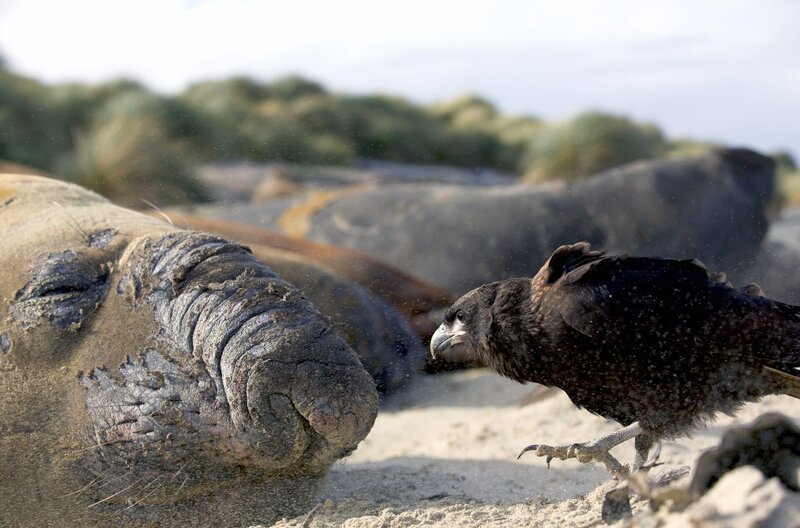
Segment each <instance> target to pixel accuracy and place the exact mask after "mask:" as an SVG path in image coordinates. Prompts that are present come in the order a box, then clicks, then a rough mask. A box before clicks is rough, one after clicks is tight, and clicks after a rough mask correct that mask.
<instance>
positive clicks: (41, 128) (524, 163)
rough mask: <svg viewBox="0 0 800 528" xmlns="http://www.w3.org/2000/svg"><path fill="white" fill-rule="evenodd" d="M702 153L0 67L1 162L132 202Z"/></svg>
mask: <svg viewBox="0 0 800 528" xmlns="http://www.w3.org/2000/svg"><path fill="white" fill-rule="evenodd" d="M708 147H709V145H708V144H704V143H697V142H693V141H689V140H678V141H669V140H668V139H666V138H665V137H664V135H663V134H662V132H661V131H660V130H659V129H658V128H657V127H656V126H655V125H652V124H646V123H637V122H634V121H631V120H630V119H628V118H625V117H622V116H617V115H611V114H606V113H601V112H587V113H583V114H580V115H578V116H575V117H574V118H572V119H570V120H568V121H566V122H563V123H545V122H542V121H540V120H539V119H536V118H534V117H531V116H513V115H507V114H503V113H502V112H500V111H499V110H498V109H497V108H496V107H495V106H494V105H493V104H492V103H491V102H489V101H487V100H485V99H483V98H481V97H477V96H474V95H465V96H461V97H457V98H455V99H452V100H450V101H445V102H441V103H437V104H434V105H430V106H421V105H417V104H413V103H411V102H409V101H407V100H404V99H401V98H397V97H390V96H385V95H358V96H356V95H345V94H335V93H331V92H329V91H327V90H326V89H325V88H324V87H323V86H321V85H320V84H318V83H315V82H313V81H310V80H307V79H303V78H301V77H296V76H291V77H285V78H282V79H277V80H274V81H272V82H266V83H265V82H260V81H257V80H255V79H251V78H247V77H233V78H229V79H223V80H215V81H206V82H201V83H196V84H193V85H191V86H189V87H188V88H187V89H186V90H185V91H184V92H183V93H180V94H178V95H175V96H164V95H159V94H155V93H152V92H150V91H149V90H148V89H147V88H146V87H144V86H142V85H141V84H139V83H137V82H135V81H132V80H127V79H122V80H118V81H114V82H109V83H104V84H100V85H94V86H87V85H82V84H67V85H56V86H49V85H45V84H42V83H40V82H38V81H36V80H34V79H30V78H26V77H23V76H20V75H17V74H14V73H12V72H11V71H9V70H8V69H6V68H4V67H3V63H2V60H1V58H0V160H7V161H12V162H16V163H20V164H25V165H29V166H31V167H35V168H38V169H41V170H44V171H49V172H52V173H54V174H59V175H61V176H63V177H67V178H69V179H71V180H73V181H76V182H79V183H81V184H83V185H86V186H87V187H90V188H92V189H95V190H97V191H98V192H100V193H102V194H105V195H106V196H109V197H110V198H112V199H114V200H116V201H119V202H123V203H127V204H131V205H140V202H141V200H140V199H142V198H144V199H147V200H150V201H153V202H155V203H157V204H160V205H166V204H167V203H169V202H176V201H198V200H205V199H207V198H208V196H209V193H208V192H207V191H206V190H205V189H203V187H202V185H201V184H200V183H199V182H198V180H197V178H196V177H195V176H194V167H195V166H196V165H197V164H198V163H205V162H215V161H228V160H250V161H256V162H265V161H290V162H296V163H306V164H319V165H347V164H350V163H352V162H353V161H354V160H356V159H358V158H377V159H384V160H389V161H395V162H404V163H420V164H430V163H440V164H447V165H455V166H462V167H470V168H474V167H487V168H493V169H498V170H503V171H508V172H512V173H515V174H520V175H523V176H524V178H525V179H526V180H534V181H535V180H543V179H550V178H570V179H575V178H581V177H585V176H587V175H590V174H593V173H596V172H598V171H601V170H604V169H607V168H610V167H613V166H616V165H619V164H622V163H626V162H630V161H635V160H639V159H646V158H653V157H662V156H683V155H688V154H692V153H698V152H701V151H702V150H704V149H706V148H708ZM793 167H794V166H793ZM784 172H786V174H789V173H791V174H793V175H794V177H793V178H790V177H788V176H787V177H786V180H785V185H784V187H785V188H786V189H789V188H790V187H791V188H797V189H799V190H800V183H798V182H800V179H799V178H800V176H798V175H797V170H796V167H794V168H793V169H791V170H789V171H788V172H787V171H784ZM792 186H794V187H792ZM795 194H796V195H798V196H800V193H795Z"/></svg>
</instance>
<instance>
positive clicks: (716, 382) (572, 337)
mask: <svg viewBox="0 0 800 528" xmlns="http://www.w3.org/2000/svg"><path fill="white" fill-rule="evenodd" d="M450 346H461V347H466V349H471V350H472V352H473V353H474V354H476V355H477V356H478V357H479V358H480V359H481V360H482V361H484V362H485V363H486V364H488V365H489V366H491V367H492V368H494V369H495V370H497V371H498V372H499V373H500V374H502V375H504V376H507V377H509V378H511V379H514V380H516V381H519V382H528V381H531V382H537V383H542V384H545V385H554V386H556V387H559V388H561V389H562V390H564V391H565V392H566V393H567V394H568V395H569V397H570V398H571V399H572V401H573V402H574V403H575V404H576V405H578V406H579V407H583V408H585V409H587V410H589V411H591V412H593V413H596V414H599V415H601V416H604V417H606V418H612V419H614V420H616V421H618V422H620V423H621V424H623V425H629V424H633V423H638V425H639V426H641V429H642V433H641V434H639V435H638V436H639V437H640V438H637V452H638V451H640V450H644V451H645V452H646V450H648V449H649V446H650V445H651V443H652V442H654V441H657V440H660V439H662V438H670V437H675V436H680V435H682V434H685V433H687V432H689V430H690V429H691V428H693V427H694V426H697V425H700V424H702V423H703V422H705V421H707V420H709V419H711V418H713V416H714V415H715V414H716V413H718V412H725V413H732V412H734V411H736V409H738V408H739V407H740V406H741V405H742V404H743V403H744V402H747V401H753V400H756V399H758V398H760V397H762V396H764V395H766V394H771V393H780V392H788V393H791V394H793V395H795V396H799V395H800V391H799V390H798V387H800V382H799V381H798V378H797V377H796V374H797V371H796V370H795V369H796V367H798V366H800V308H799V307H795V306H790V305H787V304H783V303H780V302H777V301H773V300H770V299H768V298H766V297H764V296H763V293H762V292H761V291H760V289H759V288H758V287H757V286H754V285H749V286H746V287H744V288H742V289H735V288H733V287H732V286H731V285H730V284H729V283H728V282H727V281H726V280H725V277H724V275H723V274H712V273H710V272H709V271H708V270H707V269H706V268H705V267H704V266H703V265H702V264H701V263H700V262H698V261H696V260H672V259H663V258H646V257H629V256H606V255H604V254H603V253H601V252H596V251H591V249H590V247H589V244H587V243H585V242H582V243H578V244H574V245H571V246H561V247H560V248H558V249H557V250H556V251H555V252H554V253H553V255H552V256H551V257H550V259H549V260H548V261H547V263H546V264H545V265H544V266H543V267H542V269H541V270H540V271H539V272H538V273H537V274H536V276H535V277H534V278H533V279H510V280H505V281H501V282H496V283H492V284H487V285H485V286H481V287H480V288H477V289H475V290H473V291H471V292H469V293H468V294H466V295H464V296H463V297H462V298H461V299H459V300H458V301H457V302H456V303H455V304H454V305H453V306H452V307H451V308H450V309H449V310H448V312H447V314H446V315H445V320H444V323H443V324H442V326H441V327H440V329H439V330H438V331H437V333H436V335H435V336H434V339H433V341H432V343H431V350H432V351H433V352H434V354H435V353H436V352H437V351H440V350H443V349H446V348H449V347H450ZM640 462H641V461H640Z"/></svg>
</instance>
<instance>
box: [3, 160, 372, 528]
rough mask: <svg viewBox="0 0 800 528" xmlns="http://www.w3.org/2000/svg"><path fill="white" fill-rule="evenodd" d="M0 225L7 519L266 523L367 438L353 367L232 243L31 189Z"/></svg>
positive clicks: (361, 380)
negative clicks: (336, 461)
mask: <svg viewBox="0 0 800 528" xmlns="http://www.w3.org/2000/svg"><path fill="white" fill-rule="evenodd" d="M0 225H2V232H3V237H2V238H0V297H2V303H0V503H2V505H3V506H2V508H3V515H2V523H3V524H6V525H13V526H20V525H30V524H40V525H46V526H55V525H61V526H70V525H71V526H75V525H90V524H91V525H134V526H136V525H144V526H151V525H159V526H163V525H181V526H194V525H203V526H208V525H212V524H215V523H221V524H222V525H225V526H238V525H248V524H254V523H257V522H266V521H269V520H270V519H271V518H274V517H275V516H276V515H279V514H282V513H285V512H286V511H289V510H291V509H292V507H293V506H294V507H297V508H303V507H305V506H306V503H307V501H308V500H309V499H310V498H311V497H312V496H313V493H314V491H315V489H316V487H317V484H318V482H319V479H320V477H321V476H322V475H324V473H325V472H326V470H327V469H328V468H329V466H330V465H331V464H332V463H333V462H334V461H335V460H337V459H339V458H340V457H342V456H344V455H346V454H348V453H350V452H351V451H353V450H354V449H355V448H356V446H357V445H358V443H359V442H360V441H361V440H362V439H363V438H364V437H365V436H366V434H367V432H368V431H369V430H370V428H371V426H372V423H373V421H374V418H375V415H376V412H377V404H378V396H377V392H376V391H375V387H374V383H373V380H372V379H371V378H370V376H369V374H368V373H367V372H366V371H365V370H364V368H363V366H362V365H361V363H360V362H359V360H358V358H357V356H356V354H355V353H354V352H353V350H352V349H351V348H349V347H348V346H347V345H346V344H345V342H344V341H343V340H342V339H341V338H340V337H338V335H337V334H336V333H335V332H333V331H332V328H331V326H330V325H329V324H328V322H327V320H326V319H325V318H324V317H323V316H322V315H321V314H320V312H319V311H318V310H317V309H316V308H315V307H314V306H313V305H312V304H311V302H310V301H308V300H307V299H306V298H305V297H303V296H302V294H301V293H300V292H299V291H298V290H297V289H296V288H294V287H293V286H292V285H290V284H289V283H287V282H285V281H284V280H282V279H280V278H279V277H278V276H276V275H275V273H273V272H272V270H271V269H269V268H268V267H267V266H265V265H263V264H261V263H259V262H258V261H256V260H255V259H254V258H253V256H252V255H251V253H250V252H249V251H248V250H247V249H246V248H244V247H242V246H238V245H236V244H231V243H229V242H226V241H225V240H222V239H220V238H217V237H214V236H211V235H206V234H203V233H199V232H194V231H186V230H182V229H178V228H175V227H173V226H170V225H169V224H166V223H163V222H160V221H158V220H155V219H153V218H150V217H147V216H144V215H140V214H137V213H134V212H132V211H129V210H126V209H122V208H120V207H116V206H114V205H112V204H110V203H109V202H108V201H106V200H104V199H103V198H101V197H100V196H97V195H95V194H93V193H91V192H88V191H86V190H84V189H81V188H79V187H76V186H74V185H69V184H65V183H62V182H58V181H55V180H49V179H46V178H41V177H36V176H23V175H2V176H0Z"/></svg>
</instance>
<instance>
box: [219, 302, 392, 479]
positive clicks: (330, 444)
mask: <svg viewBox="0 0 800 528" xmlns="http://www.w3.org/2000/svg"><path fill="white" fill-rule="evenodd" d="M273 315H274V314H273ZM261 322H262V323H264V321H261ZM318 325H319V323H315V322H311V323H309V327H311V328H309V327H305V328H304V327H300V328H295V329H293V330H291V331H288V332H284V333H282V334H281V336H280V337H279V338H278V340H279V341H280V342H281V345H282V346H280V347H279V348H277V349H276V348H270V349H268V348H266V347H267V346H268V345H266V343H268V342H269V341H267V340H265V341H264V344H260V345H258V346H256V347H253V348H251V349H250V350H248V351H246V352H245V353H244V354H237V352H236V347H237V341H238V340H236V339H234V340H232V341H231V343H230V345H229V346H231V348H232V349H231V350H226V352H225V353H224V354H223V367H222V371H223V379H224V380H225V391H226V394H227V395H228V401H229V405H230V412H231V418H232V420H233V422H234V424H235V426H236V429H237V432H238V434H239V435H240V438H241V439H242V441H244V442H247V443H249V444H250V445H251V446H253V448H254V450H255V452H256V453H255V454H257V456H258V457H261V458H262V459H263V462H269V463H270V464H282V463H286V462H288V461H296V460H301V461H303V462H304V463H305V464H307V465H309V466H312V467H313V466H320V467H322V466H324V465H327V464H329V463H330V462H332V461H333V460H335V459H337V458H339V457H341V456H342V455H344V454H347V453H349V452H350V451H352V450H353V449H355V447H356V445H358V443H359V442H360V441H361V440H362V439H363V438H364V437H365V436H366V434H367V432H369V429H370V428H371V427H372V422H373V420H374V416H375V412H376V410H377V403H378V400H377V393H376V392H375V390H374V384H373V381H372V378H371V377H370V376H369V375H368V374H367V373H366V371H365V370H364V369H363V367H361V365H360V364H354V363H352V362H351V361H350V360H349V356H350V354H352V351H351V350H350V349H349V348H348V347H347V346H346V345H345V344H344V342H343V341H341V340H340V339H339V338H338V337H335V336H334V335H333V334H328V333H323V334H322V335H319V332H309V331H308V330H311V329H312V328H314V327H317V329H318ZM264 328H265V331H267V332H268V331H269V326H268V325H267V326H265V327H264Z"/></svg>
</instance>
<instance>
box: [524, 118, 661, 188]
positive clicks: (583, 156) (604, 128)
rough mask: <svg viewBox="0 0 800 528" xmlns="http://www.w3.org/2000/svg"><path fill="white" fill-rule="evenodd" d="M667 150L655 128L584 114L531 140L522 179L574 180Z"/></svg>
mask: <svg viewBox="0 0 800 528" xmlns="http://www.w3.org/2000/svg"><path fill="white" fill-rule="evenodd" d="M666 151H667V142H666V140H665V139H664V136H663V134H662V133H661V131H660V130H659V129H658V128H657V127H656V126H655V125H651V124H639V123H634V122H633V121H631V120H630V119H627V118H625V117H620V116H615V115H611V114H606V113H603V112H586V113H583V114H580V115H578V116H576V117H574V118H573V119H571V120H569V121H567V122H566V123H555V124H548V125H546V126H544V127H543V128H542V130H541V131H540V132H539V133H538V134H537V135H536V138H535V139H534V141H533V145H532V149H531V157H532V159H531V165H530V167H529V168H528V171H527V173H526V174H525V179H528V180H547V179H551V178H565V179H577V178H581V177H584V176H588V175H591V174H594V173H597V172H600V171H603V170H606V169H610V168H612V167H615V166H617V165H622V164H623V163H629V162H631V161H636V160H641V159H648V158H655V157H659V156H661V155H662V154H664V153H665V152H666Z"/></svg>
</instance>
